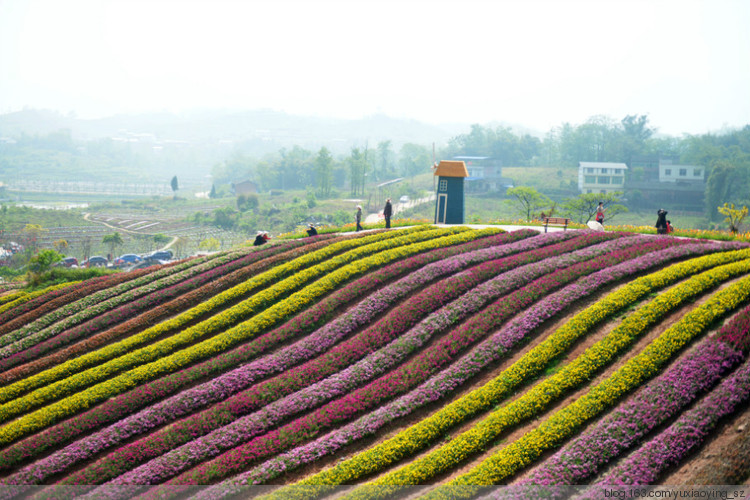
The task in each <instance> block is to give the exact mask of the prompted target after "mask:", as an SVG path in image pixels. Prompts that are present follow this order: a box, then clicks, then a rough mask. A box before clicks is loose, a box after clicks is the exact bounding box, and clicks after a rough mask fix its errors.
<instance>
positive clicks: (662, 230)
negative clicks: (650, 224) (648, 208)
mask: <svg viewBox="0 0 750 500" xmlns="http://www.w3.org/2000/svg"><path fill="white" fill-rule="evenodd" d="M667 213H668V212H667V211H666V210H664V209H661V208H660V209H659V210H658V211H657V212H656V234H667Z"/></svg>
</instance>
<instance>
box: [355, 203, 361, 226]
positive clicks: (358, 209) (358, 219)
mask: <svg viewBox="0 0 750 500" xmlns="http://www.w3.org/2000/svg"><path fill="white" fill-rule="evenodd" d="M354 218H355V220H356V221H357V229H356V230H357V231H361V230H362V207H361V206H359V205H357V213H355V214H354Z"/></svg>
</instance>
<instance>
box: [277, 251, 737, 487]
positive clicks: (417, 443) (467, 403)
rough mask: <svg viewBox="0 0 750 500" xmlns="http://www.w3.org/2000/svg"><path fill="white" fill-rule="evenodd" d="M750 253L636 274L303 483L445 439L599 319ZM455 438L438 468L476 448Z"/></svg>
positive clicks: (342, 478) (534, 407)
mask: <svg viewBox="0 0 750 500" xmlns="http://www.w3.org/2000/svg"><path fill="white" fill-rule="evenodd" d="M748 258H750V250H742V251H735V252H721V253H716V254H711V255H708V256H704V257H699V258H696V259H691V260H689V261H686V262H684V263H680V264H675V265H672V266H670V267H668V268H666V269H664V270H662V271H659V272H656V273H653V274H650V275H647V276H644V277H642V278H639V279H637V280H634V281H633V282H631V283H630V284H628V285H627V286H625V287H623V288H621V289H619V290H618V291H615V292H613V293H611V294H609V295H607V296H606V297H605V298H603V299H602V300H600V301H598V302H597V303H595V304H594V305H592V306H591V307H589V308H587V309H586V310H585V311H582V312H581V313H579V314H577V315H576V316H575V317H574V318H572V319H571V320H570V321H568V322H567V323H566V324H565V325H563V326H562V327H560V328H559V329H558V330H557V331H556V332H554V333H553V334H552V335H551V336H550V337H549V338H548V339H547V340H545V341H544V342H543V343H542V344H540V345H539V346H537V347H536V348H534V349H532V350H531V351H529V352H528V353H527V354H526V355H524V356H523V357H522V358H521V359H520V360H518V361H517V362H516V363H514V364H513V365H512V366H511V367H510V368H508V369H507V370H505V371H503V372H502V373H501V374H500V375H499V376H498V377H496V378H495V379H494V380H492V381H491V382H490V383H488V384H486V385H485V386H483V387H482V388H479V389H477V390H475V391H472V392H471V393H469V394H467V395H465V396H463V397H462V398H460V399H458V400H456V401H454V402H453V403H451V404H449V405H446V406H445V407H443V408H442V409H441V410H439V411H438V412H437V413H435V414H434V415H432V416H430V417H428V418H426V419H424V420H422V421H421V422H419V423H417V424H415V425H413V426H411V427H409V428H407V429H404V430H403V431H401V432H400V433H398V434H397V435H396V436H394V437H393V438H390V439H388V440H387V441H385V442H383V443H381V444H380V445H378V446H376V447H373V448H372V449H370V450H367V451H365V452H362V453H359V454H357V455H355V456H354V457H352V458H351V459H348V460H346V461H344V462H341V463H340V464H337V465H336V466H335V467H333V468H331V469H328V470H326V471H323V472H321V473H318V474H316V475H313V476H311V477H309V478H307V479H305V480H303V481H301V482H300V483H298V484H304V485H327V484H351V483H352V482H354V481H355V480H356V479H357V478H360V477H362V476H365V475H368V474H373V473H375V472H377V471H379V470H382V469H383V468H385V467H387V466H389V465H390V464H392V463H394V462H396V461H398V460H401V459H403V458H405V457H407V456H409V455H411V454H413V453H416V452H418V451H419V450H420V449H422V448H424V447H425V446H427V445H428V444H429V443H431V442H434V441H435V440H437V439H439V438H440V437H441V436H443V435H444V433H445V432H446V431H447V430H449V429H450V428H452V427H454V426H455V425H458V424H460V423H462V422H464V421H465V420H466V419H467V418H469V417H471V416H473V415H476V414H477V413H478V412H480V411H484V410H486V409H488V408H491V407H492V406H494V405H496V404H497V403H498V402H499V401H501V400H502V399H504V398H505V397H507V396H508V395H509V394H510V393H511V391H512V390H513V389H514V388H516V387H518V386H519V385H520V384H521V383H523V382H524V381H525V380H527V379H528V378H529V377H530V376H532V375H535V374H536V373H538V371H539V370H541V369H542V368H543V367H544V366H545V365H546V364H547V363H548V362H549V361H550V360H552V359H554V358H555V357H556V356H558V355H559V354H560V353H562V352H564V351H565V349H566V348H567V347H568V346H570V345H571V344H572V343H573V342H574V341H575V340H576V339H578V338H580V337H581V336H583V335H584V334H585V333H586V332H587V331H589V330H590V329H591V328H593V327H594V326H595V325H596V324H598V323H600V322H601V321H602V320H604V319H605V318H607V317H609V316H611V315H612V314H614V313H615V312H617V311H621V310H622V309H623V308H625V307H627V306H629V305H630V304H632V303H634V302H636V301H637V300H639V299H641V298H643V297H644V296H645V295H647V294H649V293H651V292H652V291H654V290H657V289H660V288H663V287H665V286H667V285H669V284H671V283H674V282H676V281H678V280H680V279H683V278H685V277H686V276H690V275H692V274H694V273H697V272H700V271H703V270H705V269H709V268H711V267H715V266H719V265H723V264H726V263H728V262H736V261H739V260H742V259H748ZM524 404H527V405H528V406H529V407H528V411H530V412H532V413H533V412H537V411H539V410H540V409H541V405H539V404H538V402H536V401H524ZM508 418H509V419H510V420H512V419H513V415H509V416H508ZM509 423H510V422H509ZM501 427H502V426H501ZM498 432H499V429H498ZM454 442H455V444H454V443H453V442H451V443H449V445H453V446H452V447H451V449H450V453H448V452H447V450H443V449H442V448H441V450H439V451H440V453H439V454H430V455H429V456H428V457H432V456H433V455H434V458H435V460H434V462H435V465H437V466H438V467H437V468H439V469H441V470H446V469H447V467H448V466H449V465H450V464H454V463H456V462H457V461H458V460H454V457H452V455H451V454H452V453H456V454H457V456H456V457H455V458H456V459H463V457H465V456H468V453H470V448H472V447H471V446H470V443H467V442H466V441H465V440H454ZM425 460H426V459H423V460H419V461H417V462H415V463H414V464H413V465H410V466H408V467H405V468H402V469H401V470H398V471H395V472H394V473H391V474H388V475H386V476H384V477H383V478H382V480H378V481H376V482H375V484H377V485H378V486H377V489H376V490H375V491H378V492H383V493H387V488H386V487H384V486H383V485H388V484H391V485H395V484H418V483H420V482H424V480H425V479H426V478H427V477H432V474H434V472H430V473H428V471H427V470H421V468H422V465H423V464H424V462H425ZM431 461H432V459H431ZM440 462H442V463H443V465H442V466H440V465H439V463H440ZM365 491H366V490H365V489H363V490H362V492H363V493H364V492H365ZM283 493H284V494H286V493H293V490H292V491H284V492H283Z"/></svg>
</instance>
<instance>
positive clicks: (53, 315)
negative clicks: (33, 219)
mask: <svg viewBox="0 0 750 500" xmlns="http://www.w3.org/2000/svg"><path fill="white" fill-rule="evenodd" d="M198 263H199V262H198V261H197V260H196V259H191V260H187V261H184V262H181V263H177V264H174V265H172V266H165V267H164V268H162V269H158V270H153V269H148V268H147V269H141V270H140V271H143V272H142V273H139V272H137V271H136V272H137V276H136V277H135V279H128V280H124V281H122V282H121V283H119V284H118V285H116V286H112V287H105V288H100V289H99V287H98V286H94V285H89V286H87V287H85V289H84V290H81V292H83V296H82V297H81V298H79V299H78V300H75V301H73V302H69V303H66V304H65V305H63V306H62V307H57V308H55V309H54V310H53V311H50V312H48V313H46V314H44V315H42V316H41V317H39V318H38V319H36V320H34V321H32V322H30V323H28V324H24V326H22V327H21V328H18V329H16V330H13V331H11V332H9V333H6V334H5V335H3V336H2V337H0V347H2V348H0V358H7V357H8V356H10V355H11V354H14V353H16V352H18V351H19V350H20V349H23V348H25V347H28V346H29V345H33V344H34V343H36V342H37V341H38V339H45V338H48V337H50V336H51V335H54V334H56V333H59V332H60V331H62V330H63V329H65V328H69V327H71V326H73V325H76V324H79V323H81V322H83V321H85V320H87V319H90V318H94V317H96V316H97V315H99V314H101V313H102V312H104V311H107V310H109V309H111V308H112V307H114V306H116V305H118V304H120V303H122V302H125V301H127V300H132V299H134V298H137V297H139V296H141V295H143V294H145V293H149V292H150V291H151V290H150V289H149V288H148V285H150V284H151V283H152V282H153V281H154V280H158V279H163V278H166V279H169V277H170V276H173V275H174V273H175V272H179V271H183V270H186V269H189V268H191V267H193V266H195V265H196V264H198ZM119 274H125V273H119ZM92 292H93V293H92ZM128 292H129V293H128ZM124 294H127V295H125V296H124V297H123V295H124ZM118 298H119V300H118Z"/></svg>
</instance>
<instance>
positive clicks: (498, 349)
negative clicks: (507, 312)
mask: <svg viewBox="0 0 750 500" xmlns="http://www.w3.org/2000/svg"><path fill="white" fill-rule="evenodd" d="M718 248H724V247H723V246H721V245H716V244H707V245H704V244H690V245H682V246H681V247H677V248H671V249H666V250H662V251H655V252H651V253H649V254H647V255H645V256H643V257H640V258H637V259H633V260H630V261H627V262H624V263H622V264H619V265H614V266H612V267H608V266H607V267H605V268H604V269H602V270H601V271H598V272H597V273H595V274H594V275H591V276H590V277H588V278H583V279H581V280H579V281H577V282H576V283H574V284H572V285H569V286H567V287H566V288H564V289H562V290H560V291H559V292H556V293H554V294H552V295H550V296H548V299H549V300H546V301H545V302H544V303H543V304H541V303H540V304H537V305H535V306H533V307H531V308H529V309H528V310H527V311H526V312H525V313H524V314H523V315H522V316H521V317H520V318H518V319H516V320H514V321H513V322H511V323H510V324H509V325H506V326H505V327H504V328H503V329H502V330H500V331H499V332H498V333H497V334H495V335H493V336H492V337H491V338H490V339H488V340H487V341H485V342H483V343H482V344H480V345H479V346H477V347H476V348H474V349H473V350H472V351H471V352H470V353H469V354H468V355H466V356H464V357H462V358H461V359H460V360H459V361H458V362H457V363H455V364H453V365H451V366H450V367H449V368H447V369H445V370H443V371H442V372H440V373H439V374H438V375H436V376H433V377H432V378H431V379H429V380H428V381H427V382H425V383H423V384H421V385H420V386H419V387H418V388H417V389H415V390H413V391H411V392H410V393H408V394H406V395H405V396H402V397H400V398H399V399H397V400H395V401H393V402H391V403H389V404H387V405H384V406H382V407H380V408H378V409H377V410H376V411H374V412H372V413H370V414H368V415H366V416H364V417H362V418H360V419H359V420H357V421H355V422H353V423H351V424H348V425H346V426H344V427H341V428H340V429H337V430H335V431H333V432H331V433H329V434H327V435H326V436H323V437H321V438H319V439H317V440H315V441H313V442H311V443H309V444H307V445H304V446H301V447H299V448H296V449H294V450H291V451H289V452H287V453H284V454H283V455H280V456H279V457H277V458H274V459H272V460H269V461H267V462H265V463H263V464H261V465H260V466H258V467H256V468H254V469H252V470H250V471H249V472H247V473H243V474H241V475H239V476H237V477H234V478H232V479H231V480H229V481H226V482H224V483H221V484H220V485H217V486H216V487H214V488H211V489H210V490H208V491H207V492H206V496H203V498H209V497H210V498H218V497H220V496H224V495H226V494H232V493H235V492H237V491H238V489H239V488H241V487H242V485H244V484H262V483H265V482H267V481H270V480H272V479H273V478H274V477H277V476H278V475H279V474H282V473H284V472H286V471H289V470H291V469H293V468H296V467H298V466H300V465H302V464H305V463H310V462H312V461H315V460H317V459H318V458H320V457H322V456H324V455H327V454H330V453H334V452H335V451H336V450H338V449H340V448H341V447H343V446H347V445H349V444H351V443H353V442H355V441H357V440H359V439H361V438H363V437H365V436H368V435H371V434H373V433H375V432H377V430H378V429H380V428H382V427H383V426H384V425H386V424H387V423H388V422H392V421H394V420H396V419H399V418H403V417H404V416H406V415H408V414H410V413H411V412H413V411H414V410H416V409H417V408H420V407H422V406H424V405H426V404H429V403H432V402H434V401H437V400H439V399H441V398H442V397H444V396H445V395H447V394H450V393H451V392H452V391H453V390H454V389H455V388H456V387H458V386H460V385H461V384H462V383H464V382H465V381H466V380H468V379H470V378H471V377H473V376H474V375H476V374H478V373H479V372H481V370H483V369H484V368H485V367H486V366H487V365H488V364H490V363H492V362H495V361H497V359H499V358H501V357H502V356H504V355H505V353H506V352H507V351H508V349H510V348H512V347H514V346H516V345H518V343H519V342H521V341H522V340H523V339H524V338H526V336H527V335H529V334H530V333H531V332H532V331H533V330H534V329H535V328H536V327H537V326H538V325H539V324H541V323H542V322H544V321H545V320H547V319H548V318H549V317H551V316H553V315H554V314H556V313H557V312H559V311H561V310H562V309H564V308H565V307H567V306H568V305H569V304H571V303H573V302H575V301H576V300H579V299H581V298H582V297H585V296H587V295H589V294H591V293H593V292H595V291H596V290H598V289H600V288H601V286H604V285H606V284H609V283H613V282H615V281H618V280H620V279H623V278H627V277H629V276H631V275H632V274H633V273H637V272H640V271H643V270H646V269H651V268H654V267H656V266H659V265H663V264H664V263H666V262H669V261H670V260H674V259H678V258H683V257H686V256H690V255H696V254H702V253H707V252H710V251H716V250H717V249H718ZM652 249H653V247H652ZM497 403H498V401H487V402H486V408H489V407H491V406H492V405H494V404H497ZM486 408H485V409H486Z"/></svg>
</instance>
